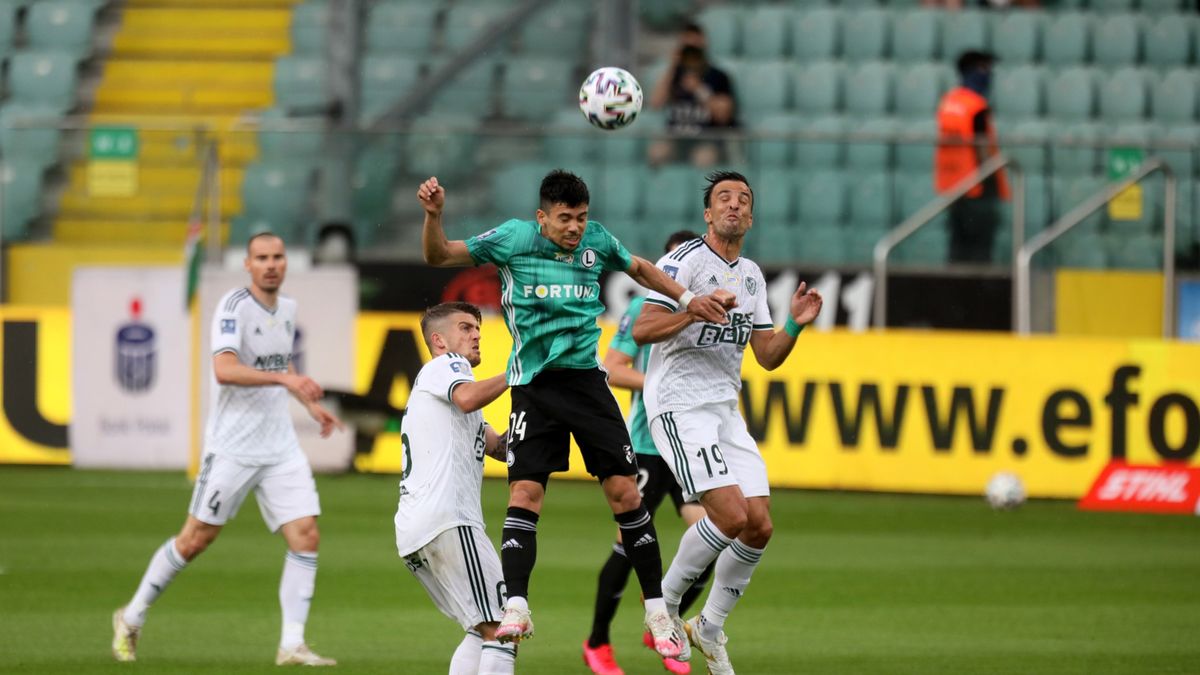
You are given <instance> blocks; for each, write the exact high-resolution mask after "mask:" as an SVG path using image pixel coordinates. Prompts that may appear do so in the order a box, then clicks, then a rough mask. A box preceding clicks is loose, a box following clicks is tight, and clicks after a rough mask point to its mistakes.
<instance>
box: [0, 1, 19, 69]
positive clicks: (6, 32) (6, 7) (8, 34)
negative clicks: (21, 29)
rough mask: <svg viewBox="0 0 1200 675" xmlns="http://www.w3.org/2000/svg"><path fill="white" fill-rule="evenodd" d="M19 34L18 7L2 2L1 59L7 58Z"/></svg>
mask: <svg viewBox="0 0 1200 675" xmlns="http://www.w3.org/2000/svg"><path fill="white" fill-rule="evenodd" d="M16 35H17V7H16V5H13V4H10V3H3V2H0V59H4V60H7V59H8V54H9V52H11V51H12V50H13V44H14V40H15V38H16Z"/></svg>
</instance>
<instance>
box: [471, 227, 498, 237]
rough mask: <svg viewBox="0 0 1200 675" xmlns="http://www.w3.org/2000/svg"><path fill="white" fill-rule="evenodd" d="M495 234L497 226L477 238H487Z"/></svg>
mask: <svg viewBox="0 0 1200 675" xmlns="http://www.w3.org/2000/svg"><path fill="white" fill-rule="evenodd" d="M493 234H496V228H494V227H493V228H492V229H490V230H488V231H487V232H484V233H483V234H481V235H479V236H477V237H475V238H476V239H487V238H488V237H490V236H492V235H493Z"/></svg>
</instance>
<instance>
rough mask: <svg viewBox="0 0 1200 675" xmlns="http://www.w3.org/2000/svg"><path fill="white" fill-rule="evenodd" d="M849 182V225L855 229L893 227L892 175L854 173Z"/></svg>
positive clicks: (880, 171)
mask: <svg viewBox="0 0 1200 675" xmlns="http://www.w3.org/2000/svg"><path fill="white" fill-rule="evenodd" d="M848 179H849V181H850V224H851V225H853V226H854V227H856V228H865V229H870V230H887V229H888V228H890V227H892V226H893V225H895V222H894V221H895V213H894V212H893V210H892V204H893V196H894V193H893V188H892V174H891V173H890V172H888V171H884V170H879V171H867V172H854V173H850V174H849V175H848Z"/></svg>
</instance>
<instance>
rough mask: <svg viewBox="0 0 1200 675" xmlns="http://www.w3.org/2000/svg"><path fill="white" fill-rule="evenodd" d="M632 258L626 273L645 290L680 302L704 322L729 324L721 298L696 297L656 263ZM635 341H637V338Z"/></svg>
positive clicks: (636, 257) (635, 257)
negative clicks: (656, 265)
mask: <svg viewBox="0 0 1200 675" xmlns="http://www.w3.org/2000/svg"><path fill="white" fill-rule="evenodd" d="M630 257H631V258H632V259H633V260H632V262H630V263H629V269H627V270H625V273H626V274H628V275H629V277H630V278H631V279H633V280H634V281H636V282H638V284H640V285H641V286H642V287H643V288H648V289H650V290H652V291H658V292H659V293H662V294H663V295H665V296H667V297H668V298H671V299H673V300H675V301H677V302H679V304H681V305H683V306H684V307H686V308H687V311H688V313H689V314H694V315H695V316H696V317H697V318H698V319H700V320H702V321H707V322H709V323H719V324H724V323H729V319H727V318H726V317H725V310H726V309H727V307H726V306H725V304H723V303H722V302H721V300H720V299H719V298H717V297H714V296H713V295H695V294H693V293H691V292H690V291H688V290H687V289H686V288H684V287H683V286H682V285H680V284H679V282H678V281H675V280H674V279H672V278H671V276H670V275H669V274H667V273H666V272H664V271H662V270H660V269H658V268H657V267H655V265H654V263H652V262H650V261H649V260H646V259H645V258H639V257H638V256H636V255H635V256H630ZM681 330H682V329H681ZM634 339H635V340H637V338H636V337H634ZM638 342H641V340H638ZM643 344H644V343H643Z"/></svg>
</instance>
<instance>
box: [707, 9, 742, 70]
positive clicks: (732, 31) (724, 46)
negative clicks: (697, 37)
mask: <svg viewBox="0 0 1200 675" xmlns="http://www.w3.org/2000/svg"><path fill="white" fill-rule="evenodd" d="M743 14H745V12H744V11H743V10H742V9H740V8H737V7H710V8H708V9H706V10H704V11H703V12H701V13H700V18H699V20H698V23H699V24H700V26H701V27H702V28H703V29H704V38H705V41H706V43H707V51H708V53H709V54H710V55H712V56H715V57H718V58H728V57H731V56H737V55H738V54H740V49H739V44H738V40H739V39H740V38H741V34H742V16H743Z"/></svg>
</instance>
